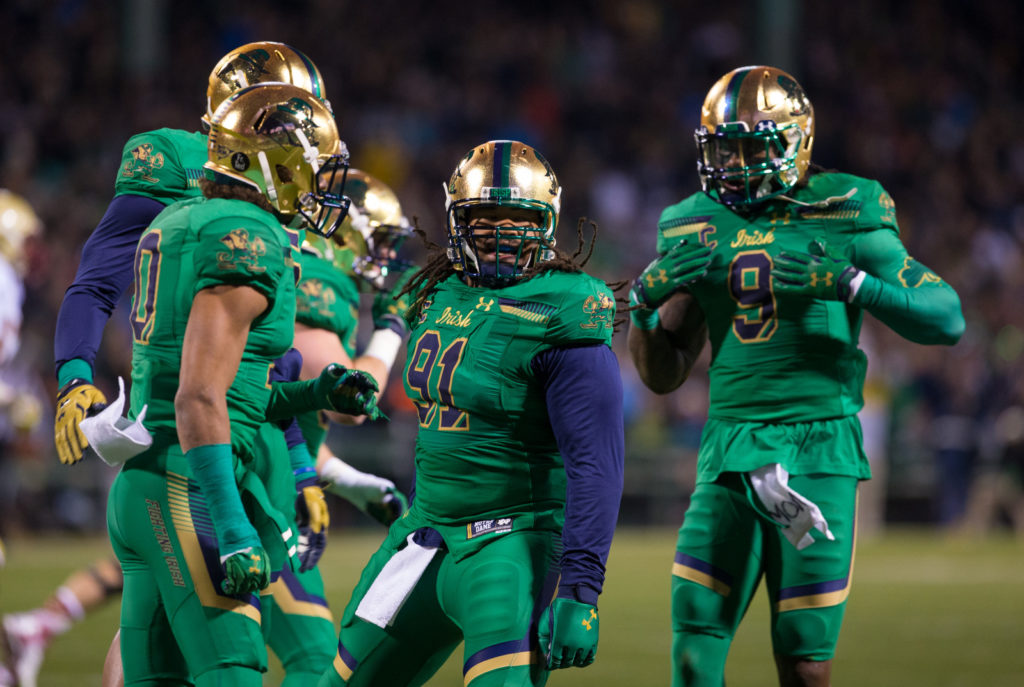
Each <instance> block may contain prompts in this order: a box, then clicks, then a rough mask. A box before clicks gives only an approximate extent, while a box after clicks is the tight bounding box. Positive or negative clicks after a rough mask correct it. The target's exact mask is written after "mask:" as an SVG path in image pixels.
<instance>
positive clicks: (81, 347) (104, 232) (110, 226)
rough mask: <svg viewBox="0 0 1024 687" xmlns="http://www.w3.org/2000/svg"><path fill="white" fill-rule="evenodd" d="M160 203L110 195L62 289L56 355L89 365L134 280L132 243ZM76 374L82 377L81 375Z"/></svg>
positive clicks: (58, 362) (58, 359) (160, 207)
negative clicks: (72, 274)
mask: <svg viewBox="0 0 1024 687" xmlns="http://www.w3.org/2000/svg"><path fill="white" fill-rule="evenodd" d="M163 209H164V205H163V204H162V203H160V202H159V201H156V200H153V199H152V198H146V197H143V196H136V195H122V196H117V197H116V198H114V199H113V200H112V201H111V202H110V205H109V206H108V207H107V211H106V213H105V214H104V215H103V219H101V220H100V223H99V224H98V225H97V226H96V229H94V230H93V232H92V235H91V236H89V239H88V240H87V241H86V242H85V247H84V248H83V249H82V259H81V262H80V263H79V265H78V272H77V274H76V275H75V281H74V282H73V283H72V284H71V286H70V287H69V288H68V290H67V292H66V293H65V294H64V301H63V302H62V303H61V306H60V312H59V313H58V315H57V327H56V333H55V336H54V359H55V360H56V365H57V370H58V371H59V370H60V367H61V365H63V364H64V363H66V362H67V361H69V360H72V359H74V358H79V359H81V360H83V361H85V363H87V364H88V366H89V367H90V368H91V367H92V365H93V363H94V362H95V360H96V352H97V350H98V349H99V345H100V341H101V340H102V338H103V328H104V327H105V326H106V324H107V320H108V319H110V314H111V313H112V312H113V310H114V308H115V307H116V306H117V302H118V301H119V300H120V298H121V295H122V294H123V293H124V292H125V290H126V289H127V288H128V284H130V283H131V281H132V262H133V260H134V258H135V246H136V244H137V243H138V242H139V237H140V236H141V235H142V232H143V231H144V230H145V229H146V227H148V226H149V224H150V223H151V222H152V220H153V218H154V217H156V216H157V215H158V214H159V213H160V211H162V210H163ZM78 376H82V375H81V374H79V375H78Z"/></svg>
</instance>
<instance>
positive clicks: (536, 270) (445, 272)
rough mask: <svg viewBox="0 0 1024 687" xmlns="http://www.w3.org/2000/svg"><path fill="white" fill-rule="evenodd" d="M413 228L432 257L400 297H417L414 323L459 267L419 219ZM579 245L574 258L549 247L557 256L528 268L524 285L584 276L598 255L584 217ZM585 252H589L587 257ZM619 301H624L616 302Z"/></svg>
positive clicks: (618, 286) (578, 230) (411, 309)
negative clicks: (551, 275)
mask: <svg viewBox="0 0 1024 687" xmlns="http://www.w3.org/2000/svg"><path fill="white" fill-rule="evenodd" d="M585 226H589V227H591V229H592V230H593V234H592V235H591V237H590V241H589V242H588V241H587V240H586V238H585V237H584V235H583V228H584V227H585ZM413 227H414V229H413V230H414V231H415V232H416V235H417V236H419V237H420V240H421V241H423V243H424V244H425V245H426V247H427V251H428V254H427V263H426V265H424V266H423V267H422V268H420V270H419V271H418V272H416V273H415V274H413V276H412V277H410V278H409V281H408V282H407V283H406V284H405V286H404V287H403V288H402V290H401V291H400V292H399V294H398V295H399V296H402V295H404V294H407V293H415V294H416V299H415V300H414V301H413V302H412V305H411V306H410V307H409V311H408V312H407V313H406V318H407V319H408V320H409V321H410V322H412V321H415V320H416V318H418V317H419V316H420V314H421V311H422V310H423V305H424V303H426V302H427V300H428V299H429V298H430V294H431V293H433V292H434V290H435V289H436V288H437V285H438V284H440V283H441V282H443V281H444V280H445V279H447V278H448V277H450V276H451V275H453V274H455V273H456V269H455V267H454V266H453V265H452V262H451V260H449V259H448V251H447V250H446V249H445V248H444V247H443V246H439V245H438V244H436V243H434V242H433V241H431V240H430V239H428V238H427V235H426V233H425V232H424V231H423V230H422V229H420V227H419V223H418V221H417V218H415V217H414V218H413ZM576 241H577V243H576V250H575V251H573V253H571V254H570V253H566V252H565V251H563V250H560V249H559V248H556V247H548V250H551V251H552V252H553V253H554V256H553V257H552V258H550V259H548V260H544V261H542V262H538V263H536V264H534V265H531V266H530V267H528V268H527V269H526V271H525V272H524V273H523V276H522V277H521V278H520V280H519V281H520V282H523V281H526V280H528V279H532V278H533V277H536V276H537V275H539V274H545V273H546V272H570V273H572V272H582V271H583V268H584V266H586V264H587V263H588V262H589V261H590V258H591V256H592V255H593V254H594V245H595V244H596V243H597V222H595V221H593V220H591V219H587V218H586V217H580V219H579V221H578V222H577V223H576ZM584 251H586V254H585V255H584ZM581 256H582V257H581ZM606 283H607V284H608V288H610V289H611V290H612V291H613V292H615V291H618V290H619V289H621V288H622V287H623V286H625V285H626V283H627V282H611V283H608V282H606ZM616 300H617V301H618V300H620V299H619V298H616ZM616 324H618V321H616Z"/></svg>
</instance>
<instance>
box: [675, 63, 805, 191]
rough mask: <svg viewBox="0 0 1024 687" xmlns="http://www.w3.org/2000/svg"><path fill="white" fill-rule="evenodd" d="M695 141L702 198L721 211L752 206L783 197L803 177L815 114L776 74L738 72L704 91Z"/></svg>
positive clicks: (785, 77)
mask: <svg viewBox="0 0 1024 687" xmlns="http://www.w3.org/2000/svg"><path fill="white" fill-rule="evenodd" d="M695 137H696V140H697V173H698V175H699V176H700V181H701V186H702V188H703V189H704V192H705V193H707V194H708V195H709V196H710V197H711V198H713V199H715V200H717V201H718V202H720V203H723V204H725V205H740V206H747V205H752V204H755V203H760V202H762V201H764V200H767V199H769V198H774V197H775V196H778V195H781V194H783V193H786V192H787V191H789V190H790V189H791V188H793V186H794V184H796V183H797V181H799V180H800V178H801V177H803V175H804V174H805V173H806V172H807V166H808V165H809V164H810V162H811V145H812V144H813V143H814V108H813V107H811V101H810V100H809V99H808V98H807V94H806V93H804V89H803V88H802V87H801V86H800V84H799V83H797V81H796V79H794V78H793V77H792V76H790V75H789V74H787V73H786V72H784V71H782V70H781V69H776V68H775V67H766V66H752V67H740V68H739V69H734V70H732V71H731V72H729V73H728V74H726V75H725V76H723V77H722V78H720V79H719V80H718V81H716V82H715V85H714V86H712V87H711V90H710V91H708V95H707V98H705V99H704V105H703V107H701V111H700V128H699V129H697V131H696V132H695Z"/></svg>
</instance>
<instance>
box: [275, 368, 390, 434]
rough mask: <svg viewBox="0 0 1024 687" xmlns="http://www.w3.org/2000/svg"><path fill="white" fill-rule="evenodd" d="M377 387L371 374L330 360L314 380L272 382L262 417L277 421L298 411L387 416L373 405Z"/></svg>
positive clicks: (297, 413)
mask: <svg viewBox="0 0 1024 687" xmlns="http://www.w3.org/2000/svg"><path fill="white" fill-rule="evenodd" d="M378 388H379V387H378V386H377V382H376V381H375V380H374V378H373V376H372V375H369V374H367V373H366V372H361V371H359V370H349V369H347V368H345V366H344V365H338V364H337V363H331V364H330V365H328V366H327V367H325V368H324V369H323V371H322V372H321V373H320V376H319V377H317V378H316V379H308V380H305V381H302V382H274V383H272V384H271V385H270V399H269V401H268V402H267V410H266V418H267V420H268V421H270V422H277V421H279V420H285V419H289V418H292V417H294V416H296V415H299V414H300V413H308V412H311V411H316V410H336V411H338V412H339V413H346V414H348V415H366V416H367V417H368V418H369V419H371V420H376V419H378V418H381V417H383V418H384V419H387V417H386V416H385V415H384V413H382V412H381V411H380V409H379V408H378V407H377V391H378Z"/></svg>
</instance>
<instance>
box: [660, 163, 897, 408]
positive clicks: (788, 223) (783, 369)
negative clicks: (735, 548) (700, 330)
mask: <svg viewBox="0 0 1024 687" xmlns="http://www.w3.org/2000/svg"><path fill="white" fill-rule="evenodd" d="M790 196H791V197H792V198H793V199H794V200H796V201H798V202H795V203H794V202H787V201H785V200H774V201H770V202H768V203H767V204H765V205H764V206H761V207H759V211H758V212H757V213H754V214H741V213H739V212H734V211H732V210H730V209H728V208H727V207H725V206H723V205H721V204H719V203H717V202H715V201H713V200H711V199H710V198H708V197H707V196H706V195H705V194H703V193H697V194H694V195H692V196H690V197H689V198H686V199H685V200H683V201H682V202H680V203H678V204H676V205H673V206H670V207H668V208H666V209H665V210H664V212H662V215H661V219H660V221H659V223H658V251H659V253H664V252H665V251H666V250H668V249H669V248H670V247H671V246H673V245H674V244H675V243H677V242H678V241H679V240H681V239H684V238H685V239H688V240H691V241H692V240H700V241H701V242H703V243H704V244H705V245H707V246H708V247H709V248H710V249H711V251H712V262H711V267H710V268H709V270H708V273H707V275H706V276H705V277H704V278H703V279H701V280H700V281H699V282H697V283H696V284H694V285H692V286H691V287H690V292H691V293H692V294H693V296H694V297H695V298H696V299H697V301H698V302H699V304H700V306H701V309H702V310H703V312H704V316H705V318H706V320H707V325H708V335H709V339H710V341H711V369H710V407H709V416H710V417H713V418H717V419H722V420H730V421H738V422H804V421H812V420H824V419H829V418H838V417H846V416H849V415H853V414H855V413H856V412H857V411H858V410H860V408H861V406H862V405H863V398H862V391H863V386H864V375H865V372H866V369H867V359H866V357H865V355H864V353H863V352H862V351H861V350H860V349H859V348H858V347H857V339H858V336H859V333H860V326H861V319H862V315H863V313H862V310H861V309H860V308H858V307H857V306H854V305H849V304H847V303H843V302H840V301H824V300H813V299H807V298H800V297H796V296H781V295H779V294H776V293H775V292H774V290H773V288H772V281H771V278H770V271H771V268H772V264H773V259H774V258H775V256H777V255H778V254H779V253H780V252H781V251H786V250H789V251H800V252H804V253H806V252H808V251H809V246H810V244H811V242H812V241H814V240H815V239H818V238H823V239H824V240H825V241H826V242H827V244H828V246H829V247H830V249H831V250H832V251H834V252H837V253H839V254H842V255H846V256H848V257H849V256H850V255H851V253H852V252H853V250H854V248H853V244H854V243H855V242H856V241H857V240H858V239H860V238H861V237H864V236H866V235H867V234H869V233H870V232H879V231H880V232H891V233H892V234H893V235H898V233H899V229H898V227H897V225H896V212H895V207H894V205H893V201H892V199H891V198H890V197H889V194H888V193H886V191H885V190H884V189H883V188H882V187H881V185H879V184H878V183H877V182H875V181H871V180H868V179H862V178H860V177H856V176H852V175H848V174H836V173H827V174H817V175H814V176H811V177H810V180H809V183H808V185H807V186H806V187H802V188H796V189H793V191H792V192H791V193H790ZM825 199H829V202H828V203H827V204H826V203H823V202H822V201H824V200H825Z"/></svg>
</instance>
